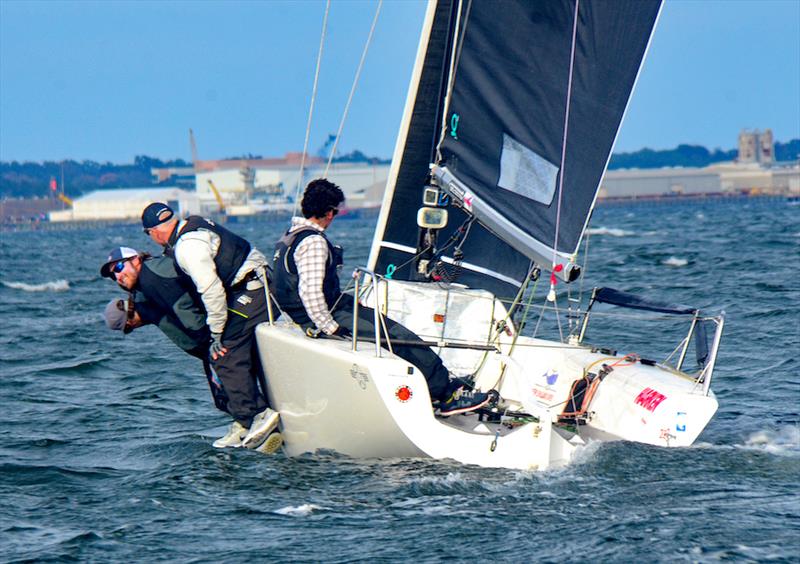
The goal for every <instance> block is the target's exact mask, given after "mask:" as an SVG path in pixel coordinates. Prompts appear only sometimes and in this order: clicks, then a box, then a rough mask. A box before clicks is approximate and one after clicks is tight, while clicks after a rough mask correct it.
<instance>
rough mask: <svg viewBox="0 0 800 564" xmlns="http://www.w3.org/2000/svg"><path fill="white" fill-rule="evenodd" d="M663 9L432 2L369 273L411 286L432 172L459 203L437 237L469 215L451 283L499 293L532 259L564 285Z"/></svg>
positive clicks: (516, 0)
mask: <svg viewBox="0 0 800 564" xmlns="http://www.w3.org/2000/svg"><path fill="white" fill-rule="evenodd" d="M660 6H661V0H615V1H613V2H612V1H608V0H506V1H504V2H483V1H469V0H467V1H458V0H440V1H438V2H435V1H434V2H432V3H431V5H430V6H429V8H428V14H427V17H426V24H425V28H424V30H423V37H422V41H421V45H420V51H419V53H418V57H417V64H416V67H415V71H414V76H413V78H412V86H411V88H410V91H409V100H408V102H407V105H406V114H405V116H404V123H403V127H402V128H401V134H400V138H399V139H398V145H397V149H396V151H395V156H394V157H395V158H394V159H393V165H392V166H393V167H394V168H393V173H392V175H391V176H390V181H389V185H388V186H387V193H386V197H385V200H384V206H383V209H382V212H381V217H380V219H379V223H378V228H377V233H376V237H375V241H374V243H373V248H372V253H371V255H370V265H371V268H372V269H373V270H375V271H376V272H378V273H379V274H384V273H385V272H386V271H387V269H389V271H390V272H394V276H395V278H401V277H402V278H406V279H413V278H415V276H416V273H415V271H414V266H413V260H412V259H413V257H414V255H415V253H416V252H417V243H418V233H417V228H416V221H415V218H416V211H417V209H418V208H419V207H420V205H421V194H422V188H423V186H424V184H425V182H426V179H427V177H428V175H429V173H430V168H429V165H430V164H431V163H434V164H435V166H434V167H433V177H434V178H435V180H436V182H437V183H438V184H439V185H440V186H441V187H442V188H444V189H445V190H446V191H447V192H449V194H450V195H451V196H452V198H453V199H454V200H455V201H456V203H457V206H450V222H449V226H448V227H447V228H445V230H443V232H442V234H441V235H440V240H442V238H444V239H447V238H448V237H449V235H450V234H451V233H452V232H453V230H455V229H457V228H458V226H459V225H461V224H462V220H463V219H465V218H467V217H470V216H472V217H474V218H476V219H477V223H475V224H473V225H472V226H471V227H470V232H469V235H468V237H467V239H466V241H465V242H464V244H463V247H462V249H461V250H462V251H463V256H464V259H463V263H462V264H461V267H462V268H461V271H460V274H459V282H463V283H465V284H467V285H470V286H476V287H483V288H487V289H489V290H491V291H493V292H495V293H496V294H498V295H501V296H504V295H505V296H507V295H510V294H512V293H513V292H514V291H515V290H516V288H518V287H519V285H520V284H521V283H522V281H523V280H524V278H525V276H526V274H527V272H528V269H529V268H530V263H531V261H535V262H536V263H538V264H540V265H542V266H543V267H546V268H552V267H556V265H559V264H560V265H561V268H558V267H556V270H557V271H558V270H560V271H561V275H562V276H564V277H566V276H568V274H567V273H568V271H569V265H570V264H571V263H572V262H573V261H574V258H575V254H576V253H577V250H578V246H579V244H580V240H581V237H582V235H583V232H584V230H585V228H586V225H587V223H588V220H589V216H590V214H591V210H592V207H593V205H594V200H595V197H596V195H597V191H598V188H599V186H600V181H601V178H602V175H603V173H604V171H605V168H606V165H607V163H608V159H609V158H610V155H611V150H612V148H613V144H614V140H615V139H616V135H617V132H618V130H619V127H620V124H621V121H622V117H623V114H624V112H625V109H626V107H627V104H628V100H629V98H630V94H631V92H632V90H633V87H634V83H635V81H636V78H637V76H638V73H639V70H640V67H641V64H642V60H643V58H644V55H645V52H646V50H647V46H648V44H649V40H650V37H651V34H652V31H653V28H654V26H655V22H656V20H657V17H658V13H659V10H660ZM451 69H452V72H451ZM443 259H444V260H445V261H447V260H448V258H447V257H446V256H445V257H443ZM450 259H451V260H452V257H450Z"/></svg>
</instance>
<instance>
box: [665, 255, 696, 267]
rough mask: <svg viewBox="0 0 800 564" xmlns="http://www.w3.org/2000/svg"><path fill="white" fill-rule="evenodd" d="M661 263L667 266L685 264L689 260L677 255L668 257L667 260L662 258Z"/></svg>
mask: <svg viewBox="0 0 800 564" xmlns="http://www.w3.org/2000/svg"><path fill="white" fill-rule="evenodd" d="M661 264H665V265H667V266H686V265H687V264H689V261H688V260H686V259H682V258H678V257H669V258H668V259H667V260H662V261H661Z"/></svg>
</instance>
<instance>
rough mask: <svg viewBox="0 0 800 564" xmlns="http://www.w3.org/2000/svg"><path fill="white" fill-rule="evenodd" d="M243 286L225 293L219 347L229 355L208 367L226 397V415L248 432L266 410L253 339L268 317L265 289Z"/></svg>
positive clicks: (262, 378)
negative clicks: (225, 315) (224, 318)
mask: <svg viewBox="0 0 800 564" xmlns="http://www.w3.org/2000/svg"><path fill="white" fill-rule="evenodd" d="M250 284H251V285H253V286H255V285H257V284H252V283H250ZM246 286H247V284H241V285H239V286H238V287H234V288H231V289H229V290H228V292H227V293H228V322H227V323H226V324H225V331H224V332H223V333H222V344H223V345H224V346H225V348H226V349H228V352H226V353H225V356H220V357H217V360H212V361H211V365H212V366H213V367H214V370H215V371H216V373H217V376H219V379H220V381H222V387H223V388H224V389H225V393H226V394H227V396H228V411H229V412H230V414H231V415H232V416H233V418H234V419H235V420H236V421H238V422H239V423H241V424H242V425H244V426H245V427H247V428H250V424H251V423H252V422H253V417H254V416H255V415H256V414H258V413H260V412H262V411H263V410H264V409H265V408H267V407H268V403H267V397H266V389H265V388H264V382H263V380H264V373H263V370H262V368H261V359H260V358H259V356H258V347H257V346H256V335H255V330H256V326H257V325H258V324H259V323H261V322H263V321H267V320H268V315H267V300H266V297H265V296H264V287H263V286H261V287H258V288H255V289H252V290H248V289H247V288H246ZM259 384H261V387H262V389H259Z"/></svg>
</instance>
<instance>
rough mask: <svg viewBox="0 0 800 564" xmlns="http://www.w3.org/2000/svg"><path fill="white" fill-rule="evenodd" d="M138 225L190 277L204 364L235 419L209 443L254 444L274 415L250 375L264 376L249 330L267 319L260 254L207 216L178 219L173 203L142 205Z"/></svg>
mask: <svg viewBox="0 0 800 564" xmlns="http://www.w3.org/2000/svg"><path fill="white" fill-rule="evenodd" d="M142 227H143V228H144V232H145V233H146V234H147V235H149V236H150V238H151V239H152V240H153V241H155V242H156V243H157V244H159V245H161V246H163V247H164V254H165V255H166V256H168V257H171V258H173V259H174V261H175V268H176V269H177V270H178V272H179V273H181V274H185V275H186V276H187V277H188V278H189V279H191V281H192V283H193V284H194V286H195V289H196V291H197V294H198V295H199V296H200V299H201V300H202V303H203V305H204V307H205V310H206V324H207V325H208V328H209V331H210V333H211V345H210V347H209V351H210V354H211V364H212V366H213V367H214V370H215V371H216V373H217V375H218V376H219V377H220V379H221V380H222V383H223V386H224V387H225V391H226V392H227V393H228V397H229V399H230V403H229V407H230V409H231V413H232V414H233V417H234V419H235V421H234V422H233V424H232V425H231V427H230V429H229V430H228V433H227V434H226V435H225V436H224V437H222V438H221V439H219V440H218V441H217V442H216V443H215V445H216V446H245V447H248V448H255V447H257V446H258V445H259V444H260V443H261V442H262V441H263V440H264V439H265V438H266V437H267V436H268V435H269V434H270V433H271V432H272V431H273V430H274V429H275V428H276V427H277V425H278V420H279V417H278V413H277V412H276V411H274V410H273V409H271V408H270V407H269V405H268V403H267V398H266V395H262V394H260V393H259V392H258V385H257V381H256V378H255V377H254V374H255V373H259V374H262V375H263V370H262V368H261V361H260V358H259V355H258V350H257V347H256V340H255V329H256V326H257V325H258V324H259V323H261V322H264V321H267V318H268V316H267V301H266V291H265V288H264V285H265V284H266V283H267V259H266V258H265V257H264V255H263V254H262V253H261V252H260V251H259V250H258V249H256V248H255V247H253V246H251V245H250V243H249V242H248V241H247V240H245V239H243V238H242V237H239V236H238V235H236V234H235V233H232V232H231V231H229V230H227V229H225V228H224V227H222V226H220V225H217V224H216V223H214V222H213V221H211V220H208V219H205V218H202V217H199V216H189V217H188V218H186V219H184V220H180V221H179V220H178V217H177V216H176V215H175V213H174V211H173V210H172V208H170V207H169V206H168V205H166V204H163V203H160V202H156V203H153V204H150V205H149V206H147V207H146V208H145V209H144V211H143V212H142ZM275 311H276V312H277V308H276V309H275Z"/></svg>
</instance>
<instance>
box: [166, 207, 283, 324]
mask: <svg viewBox="0 0 800 564" xmlns="http://www.w3.org/2000/svg"><path fill="white" fill-rule="evenodd" d="M185 224H186V222H185V221H181V222H179V223H178V227H177V229H178V231H179V232H180V230H181V229H182V228H183V226H184V225H185ZM219 245H220V238H219V235H217V234H216V233H214V232H213V231H209V230H207V229H198V230H196V231H190V232H188V233H184V234H183V235H181V236H180V237H179V238H178V240H177V242H176V243H175V247H174V252H175V262H177V263H178V266H179V267H180V268H181V270H183V271H184V272H185V273H186V274H187V275H188V276H189V277H190V278H191V279H192V282H194V285H195V287H196V288H197V291H198V293H199V294H200V299H201V300H203V305H204V306H205V308H206V313H207V318H206V323H207V324H208V328H209V329H210V330H211V332H212V333H222V332H223V331H224V330H225V324H226V323H227V321H228V306H227V301H228V300H227V294H226V292H225V287H224V286H223V285H222V280H220V278H219V275H218V274H217V266H216V264H214V257H216V256H217V252H218V251H219ZM266 264H267V259H266V258H265V257H264V255H263V254H262V253H261V251H259V250H258V249H256V248H255V247H253V246H251V247H250V253H249V254H248V255H247V259H245V261H244V263H243V264H242V266H241V268H240V269H239V270H238V271H237V272H236V276H235V277H234V279H233V282H232V284H236V283H238V282H240V281H241V280H242V279H243V278H244V277H245V275H247V273H249V272H250V271H252V270H254V269H256V268H259V267H263V266H266Z"/></svg>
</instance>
